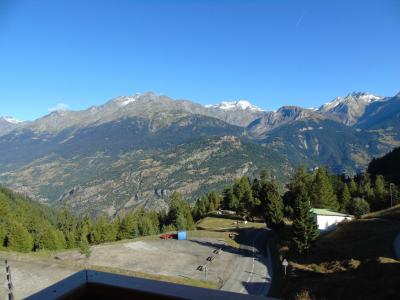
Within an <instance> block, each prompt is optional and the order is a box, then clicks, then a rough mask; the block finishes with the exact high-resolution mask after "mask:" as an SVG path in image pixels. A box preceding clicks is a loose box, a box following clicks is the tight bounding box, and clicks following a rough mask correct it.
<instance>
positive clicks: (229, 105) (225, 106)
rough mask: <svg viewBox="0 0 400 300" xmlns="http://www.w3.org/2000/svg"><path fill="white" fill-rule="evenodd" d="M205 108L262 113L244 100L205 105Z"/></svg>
mask: <svg viewBox="0 0 400 300" xmlns="http://www.w3.org/2000/svg"><path fill="white" fill-rule="evenodd" d="M205 107H207V108H217V109H222V110H239V109H240V110H252V111H263V110H262V109H261V108H259V107H257V106H255V105H253V104H251V103H250V102H249V101H246V100H238V101H224V102H221V103H219V104H212V105H211V104H209V105H205Z"/></svg>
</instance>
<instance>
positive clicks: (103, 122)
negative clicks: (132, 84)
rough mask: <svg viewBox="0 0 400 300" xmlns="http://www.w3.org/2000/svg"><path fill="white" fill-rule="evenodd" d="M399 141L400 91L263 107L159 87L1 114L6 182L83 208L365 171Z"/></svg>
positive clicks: (111, 209)
mask: <svg viewBox="0 0 400 300" xmlns="http://www.w3.org/2000/svg"><path fill="white" fill-rule="evenodd" d="M399 145H400V93H399V94H397V95H395V96H393V97H381V96H376V95H372V94H369V93H352V94H349V95H347V96H346V97H338V98H336V99H334V100H333V101H331V102H329V103H326V104H324V105H322V106H321V107H320V108H318V109H307V108H302V107H298V106H283V107H281V108H279V109H278V110H277V111H263V110H262V109H260V108H258V107H256V106H254V105H252V104H251V103H250V102H248V101H246V100H239V101H232V102H222V103H220V104H217V105H206V106H203V105H200V104H197V103H194V102H191V101H188V100H173V99H171V98H169V97H167V96H163V95H156V94H154V93H151V92H149V93H144V94H135V95H133V96H122V97H117V98H115V99H112V100H110V101H108V102H107V103H105V104H104V105H101V106H92V107H90V108H88V109H86V110H82V111H68V110H60V111H54V112H52V113H50V114H48V115H46V116H44V117H42V118H39V119H37V120H34V121H29V122H20V121H17V120H15V119H14V118H12V117H3V118H0V183H2V184H3V185H6V186H8V187H11V188H13V189H14V190H17V191H19V192H22V193H26V194H29V195H30V196H31V197H33V198H34V199H36V200H38V201H41V202H44V203H48V204H51V205H56V206H60V205H64V204H67V205H69V206H70V207H71V208H72V209H73V210H75V211H76V212H78V213H91V214H96V213H99V212H102V213H105V214H107V215H111V216H112V215H115V214H118V213H122V212H124V211H125V210H130V209H132V208H135V207H146V208H156V209H160V208H163V207H166V206H167V205H168V195H169V194H170V193H171V191H173V190H177V191H180V192H181V193H182V194H183V195H184V196H185V197H187V198H188V199H190V200H195V199H196V198H197V197H199V196H200V195H202V193H204V192H205V191H206V190H208V189H210V188H215V189H220V188H222V187H223V186H224V185H225V184H227V183H229V182H231V181H232V180H233V179H234V178H235V177H238V176H242V175H245V174H247V175H249V176H252V175H254V174H257V173H258V172H260V170H261V169H262V168H267V169H268V170H269V172H270V174H271V175H272V176H274V177H276V178H277V179H278V180H280V181H282V182H284V181H285V180H286V179H287V178H288V177H289V176H290V175H291V174H292V173H293V171H294V169H295V168H296V167H297V166H298V165H300V164H305V165H307V166H308V167H310V168H313V167H316V166H318V165H326V166H327V167H329V168H330V169H331V170H332V171H334V172H336V173H341V172H344V173H347V174H349V175H350V174H354V173H356V172H360V171H363V170H364V169H365V168H366V166H367V165H368V162H369V161H370V160H371V159H372V157H376V156H380V155H382V154H384V153H386V152H388V151H390V150H391V149H393V148H394V147H396V146H399Z"/></svg>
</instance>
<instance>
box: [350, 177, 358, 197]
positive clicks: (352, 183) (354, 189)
mask: <svg viewBox="0 0 400 300" xmlns="http://www.w3.org/2000/svg"><path fill="white" fill-rule="evenodd" d="M349 191H350V194H351V197H357V196H358V188H357V183H356V182H355V181H354V179H353V178H351V180H350V183H349Z"/></svg>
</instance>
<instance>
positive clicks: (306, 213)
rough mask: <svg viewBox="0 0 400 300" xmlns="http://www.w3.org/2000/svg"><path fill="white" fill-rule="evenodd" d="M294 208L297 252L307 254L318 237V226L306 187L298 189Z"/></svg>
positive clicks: (294, 238)
mask: <svg viewBox="0 0 400 300" xmlns="http://www.w3.org/2000/svg"><path fill="white" fill-rule="evenodd" d="M298 188H299V190H298V194H297V197H296V200H295V206H294V219H293V238H292V241H293V243H294V245H295V247H296V250H297V251H298V252H299V253H300V254H303V253H305V252H307V251H308V250H309V249H310V247H311V245H312V244H313V242H314V241H315V240H316V238H317V236H318V226H317V224H316V223H315V221H314V219H313V217H312V214H311V206H310V202H311V201H310V200H311V199H310V197H309V195H308V193H307V190H306V188H305V187H304V186H302V187H301V186H300V187H298Z"/></svg>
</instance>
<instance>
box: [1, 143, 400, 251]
mask: <svg viewBox="0 0 400 300" xmlns="http://www.w3.org/2000/svg"><path fill="white" fill-rule="evenodd" d="M398 150H399V149H396V150H395V151H393V152H391V153H389V154H388V155H387V156H385V157H383V158H380V159H376V160H373V161H372V162H371V164H370V167H369V169H368V170H369V171H371V173H372V175H371V174H369V173H368V172H366V173H363V174H359V175H357V176H354V177H353V178H351V177H347V176H345V175H334V174H332V173H330V172H329V171H328V170H326V169H325V168H323V167H321V168H317V169H314V170H312V171H311V170H307V169H306V168H305V167H300V168H298V170H297V171H296V173H295V174H294V176H293V177H292V178H291V180H290V182H289V183H288V184H287V185H286V186H283V185H282V184H280V183H279V182H277V181H275V180H274V179H273V178H272V177H271V176H269V174H268V172H267V171H263V172H261V174H260V176H259V177H256V178H253V179H250V178H248V177H246V176H244V177H242V178H239V179H236V180H234V182H233V184H232V185H230V186H227V187H226V188H225V189H224V190H223V191H222V192H217V191H210V192H208V193H207V194H206V195H205V196H203V197H201V198H200V199H198V200H197V201H196V203H195V205H194V206H193V207H190V205H189V203H188V202H187V201H186V200H185V199H183V197H182V196H181V195H180V194H179V193H177V192H174V193H173V194H172V195H171V197H170V209H169V211H168V212H166V211H159V212H156V211H146V210H144V209H139V210H135V211H131V212H128V213H126V214H125V215H123V216H118V217H116V218H114V219H112V220H110V219H107V218H106V217H104V216H102V215H99V216H97V218H95V219H93V218H90V217H88V216H83V217H77V216H74V215H73V214H71V213H70V211H69V210H68V208H67V207H64V208H63V209H61V210H54V209H51V208H49V207H47V206H44V205H41V204H39V203H37V202H34V201H32V200H30V199H28V198H26V197H24V196H22V195H19V194H16V193H14V192H12V191H10V190H8V189H6V188H0V247H1V248H3V249H10V250H15V251H21V252H30V251H40V250H59V249H73V248H78V247H79V248H80V250H81V252H82V253H85V254H86V255H89V245H94V244H101V243H104V242H111V241H116V240H123V239H131V238H135V237H139V236H144V235H153V234H158V233H160V232H171V231H176V230H191V229H194V227H195V221H197V220H199V219H201V218H203V217H204V216H206V215H207V214H208V213H210V212H212V211H215V210H220V209H222V210H231V211H234V212H235V213H236V215H238V216H240V217H242V218H244V219H249V220H252V219H255V218H257V219H262V220H263V221H265V222H266V224H267V226H269V227H271V228H274V227H279V226H281V225H282V222H283V218H284V217H286V218H288V219H291V220H293V222H294V223H293V224H294V226H293V228H294V232H293V238H294V241H295V243H296V245H297V248H298V250H299V252H302V251H306V250H307V249H308V248H309V247H310V245H311V242H312V241H313V240H314V239H315V238H316V234H315V233H316V228H315V227H314V226H313V224H312V222H311V217H310V209H311V207H314V208H328V209H332V210H335V211H340V212H343V213H349V214H352V215H355V216H357V217H358V216H361V215H362V214H365V213H368V212H370V211H377V210H381V209H384V208H387V207H389V206H390V205H391V203H393V204H397V203H399V202H400V193H399V187H398V186H396V185H394V184H390V183H391V182H388V181H387V180H386V178H389V180H393V181H394V179H395V178H394V177H393V176H394V175H393V174H395V172H393V169H392V168H391V167H390V166H391V165H395V164H389V163H388V160H389V161H391V160H392V157H393V156H395V155H397V153H398ZM377 170H381V171H382V172H383V171H385V172H386V173H384V175H385V176H384V175H380V174H377V173H376V172H377Z"/></svg>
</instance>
